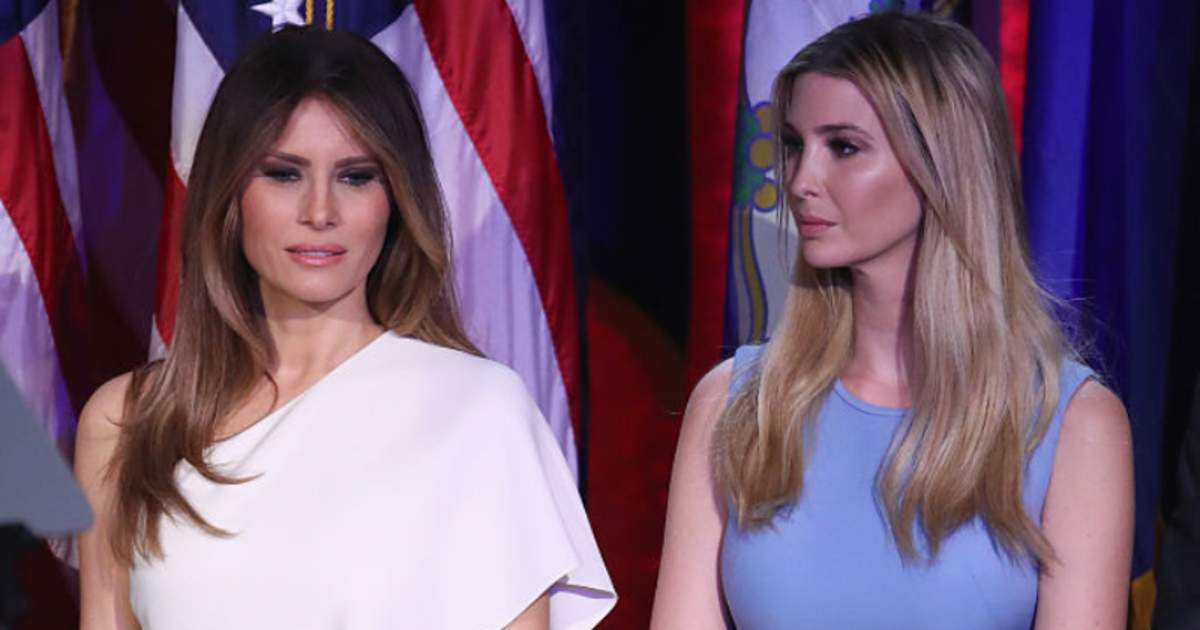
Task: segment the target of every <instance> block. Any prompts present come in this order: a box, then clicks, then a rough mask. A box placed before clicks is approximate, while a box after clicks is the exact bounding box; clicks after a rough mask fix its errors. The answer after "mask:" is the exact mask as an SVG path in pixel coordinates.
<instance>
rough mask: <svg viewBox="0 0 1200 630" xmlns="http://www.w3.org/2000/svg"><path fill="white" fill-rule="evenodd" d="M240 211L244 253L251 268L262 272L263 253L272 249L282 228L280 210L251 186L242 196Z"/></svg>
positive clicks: (256, 188)
mask: <svg viewBox="0 0 1200 630" xmlns="http://www.w3.org/2000/svg"><path fill="white" fill-rule="evenodd" d="M239 209H240V212H241V218H242V251H244V252H245V254H246V259H247V260H249V261H250V264H251V266H253V267H254V268H255V269H256V271H261V269H259V267H260V265H261V264H262V263H263V262H264V260H263V256H262V255H261V253H262V252H264V251H265V250H267V249H270V244H269V243H270V241H271V240H272V238H273V236H275V235H277V234H279V233H280V231H281V228H282V226H281V224H280V222H279V218H278V216H277V215H278V214H279V212H278V211H279V208H277V207H275V206H274V205H273V204H272V203H271V200H270V199H269V197H268V196H266V195H263V194H261V191H260V190H258V187H256V186H255V185H253V184H251V185H250V186H249V187H248V188H247V189H246V191H245V192H244V193H243V194H242V197H241V201H240V203H239Z"/></svg>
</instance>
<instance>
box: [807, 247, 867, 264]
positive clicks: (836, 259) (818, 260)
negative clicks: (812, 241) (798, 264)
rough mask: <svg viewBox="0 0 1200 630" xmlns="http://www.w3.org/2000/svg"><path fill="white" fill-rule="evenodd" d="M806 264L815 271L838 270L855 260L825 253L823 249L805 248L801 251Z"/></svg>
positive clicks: (829, 252)
mask: <svg viewBox="0 0 1200 630" xmlns="http://www.w3.org/2000/svg"><path fill="white" fill-rule="evenodd" d="M800 255H801V256H803V257H804V262H805V264H807V265H808V266H809V267H812V268H813V269H836V268H837V267H847V266H849V265H850V264H851V263H852V262H853V261H854V259H853V258H852V257H850V256H846V255H844V254H842V253H839V252H831V251H823V250H822V248H821V247H813V246H811V245H809V246H804V247H802V248H801V250H800Z"/></svg>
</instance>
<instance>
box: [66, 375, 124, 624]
mask: <svg viewBox="0 0 1200 630" xmlns="http://www.w3.org/2000/svg"><path fill="white" fill-rule="evenodd" d="M128 387H129V375H123V376H119V377H117V378H115V379H113V380H111V381H109V382H108V383H105V384H104V385H103V386H101V387H100V389H98V390H96V393H95V394H94V395H92V398H91V400H89V401H88V403H87V405H86V406H84V408H83V412H82V413H81V414H80V415H79V430H78V431H77V432H76V435H75V476H76V477H77V478H78V479H79V484H80V485H81V486H82V487H83V493H84V495H85V496H86V497H87V499H88V502H89V503H90V504H91V506H92V511H93V512H95V514H96V522H95V524H94V525H92V527H91V529H89V530H87V531H85V532H83V533H82V534H80V535H79V583H80V600H81V601H80V628H81V630H131V629H137V628H139V625H138V623H137V620H136V619H135V618H134V616H133V610H132V609H131V608H130V604H129V570H128V568H127V567H125V566H123V565H120V564H119V563H118V562H117V561H116V559H115V558H113V555H112V552H111V550H110V548H109V544H108V532H109V528H110V527H111V523H112V499H113V484H112V479H111V478H110V477H109V476H108V475H107V474H106V473H107V471H108V462H109V460H110V459H111V458H112V454H113V451H114V450H115V448H116V445H117V439H118V437H119V436H120V427H119V425H118V424H117V423H118V422H119V420H120V417H121V412H122V406H123V403H124V399H125V391H126V389H127V388H128Z"/></svg>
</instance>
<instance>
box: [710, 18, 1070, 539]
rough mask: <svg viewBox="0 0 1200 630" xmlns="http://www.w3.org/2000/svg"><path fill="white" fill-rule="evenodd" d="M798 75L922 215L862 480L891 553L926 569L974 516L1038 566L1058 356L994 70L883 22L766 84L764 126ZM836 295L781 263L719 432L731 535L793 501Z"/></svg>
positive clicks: (846, 326) (942, 26)
mask: <svg viewBox="0 0 1200 630" xmlns="http://www.w3.org/2000/svg"><path fill="white" fill-rule="evenodd" d="M810 72H818V73H821V74H824V75H830V76H834V77H838V78H842V79H846V80H849V81H851V82H853V83H854V84H855V85H856V86H857V87H858V88H859V90H861V92H862V93H863V94H864V95H865V96H866V98H867V99H868V100H869V101H870V102H871V104H872V105H873V106H874V108H875V111H876V112H877V113H878V115H879V116H880V118H881V120H882V123H883V127H884V129H885V130H886V132H887V136H888V139H889V141H890V142H891V145H892V146H893V147H894V149H895V151H896V156H897V158H898V159H899V162H900V164H901V166H902V167H903V168H904V170H905V171H906V173H907V175H908V178H909V180H910V182H911V183H912V185H913V187H914V189H915V190H916V191H917V194H918V196H919V198H920V200H921V202H922V207H923V210H924V218H923V221H922V224H921V227H920V232H919V245H918V248H917V253H916V254H915V256H916V261H915V272H914V280H913V286H912V302H911V307H910V309H911V310H910V311H909V314H910V316H911V318H910V321H911V326H912V330H911V333H912V343H913V350H914V351H913V365H912V366H911V368H912V371H911V375H910V383H909V388H910V394H911V400H912V407H911V410H910V412H909V413H908V414H907V416H906V418H905V420H904V423H903V424H902V426H901V428H900V429H899V430H898V432H897V434H896V435H895V436H894V438H893V442H892V445H891V448H890V451H889V453H888V455H887V457H886V459H885V460H884V462H883V463H882V464H881V467H880V470H879V473H878V476H877V491H878V497H879V500H880V502H881V504H882V508H883V509H882V511H883V513H884V514H885V516H886V519H887V521H888V524H889V526H890V529H891V533H892V537H893V538H894V540H895V543H896V546H897V549H898V550H899V552H900V554H901V556H902V557H903V558H904V559H905V560H907V561H912V560H915V559H917V558H918V557H919V556H920V554H919V553H918V545H917V541H916V540H915V536H914V533H913V532H914V524H916V523H919V525H920V531H922V532H923V535H924V538H925V541H924V542H925V543H926V546H927V549H928V552H929V556H928V559H930V560H932V559H933V558H936V556H937V553H938V550H939V546H940V544H941V543H942V541H943V540H945V539H946V537H947V536H949V535H950V534H951V533H953V532H954V530H955V529H957V528H958V527H959V526H961V525H963V524H964V523H966V522H967V521H969V520H971V519H973V518H975V517H976V516H979V517H982V519H983V520H984V522H985V523H986V525H987V527H988V530H989V531H990V533H991V536H992V538H993V540H994V541H995V542H996V543H998V544H999V546H1000V547H1001V548H1002V549H1004V550H1005V551H1006V552H1007V554H1008V555H1009V556H1010V557H1011V558H1013V559H1014V560H1016V559H1036V560H1046V559H1048V558H1051V557H1053V554H1052V550H1051V549H1050V547H1049V544H1048V543H1047V542H1046V539H1045V538H1044V537H1043V536H1042V534H1041V532H1040V530H1039V528H1038V527H1037V525H1036V524H1035V523H1034V522H1033V520H1032V519H1031V518H1030V516H1029V515H1028V514H1026V511H1025V509H1024V505H1023V503H1022V485H1023V481H1024V470H1025V463H1026V458H1027V456H1028V455H1029V453H1030V452H1031V451H1032V450H1033V449H1034V448H1035V447H1036V446H1037V444H1039V443H1040V441H1041V440H1042V438H1043V436H1044V435H1045V432H1046V428H1047V425H1048V423H1049V420H1050V418H1051V417H1052V415H1053V412H1054V409H1055V406H1056V403H1057V393H1058V389H1059V369H1060V366H1061V363H1062V360H1063V358H1064V357H1065V356H1069V353H1070V352H1071V351H1070V348H1069V344H1068V343H1067V341H1066V339H1065V336H1064V335H1063V332H1062V330H1061V329H1060V327H1059V325H1058V324H1057V322H1056V320H1055V319H1054V317H1053V316H1052V315H1051V312H1050V306H1051V304H1052V303H1053V300H1052V298H1051V297H1050V296H1049V295H1048V294H1047V292H1046V291H1044V290H1043V289H1042V288H1041V287H1040V285H1039V284H1038V282H1037V280H1036V279H1035V277H1034V274H1033V272H1032V270H1031V264H1030V261H1029V254H1028V251H1027V245H1026V237H1025V225H1024V207H1023V204H1022V199H1021V186H1020V180H1019V174H1018V169H1017V162H1016V154H1015V151H1014V149H1013V144H1012V130H1011V128H1010V125H1009V121H1008V116H1007V112H1006V109H1005V106H1004V98H1003V94H1002V92H1001V89H1000V83H999V77H998V76H997V73H996V70H995V66H994V65H993V64H992V62H991V60H990V59H989V58H988V56H987V53H986V52H985V51H984V50H983V48H982V47H981V46H980V45H979V43H978V42H977V41H976V40H975V38H974V37H973V36H971V34H970V33H968V32H967V31H966V30H965V29H963V28H962V27H960V26H958V25H956V24H953V23H950V22H946V21H941V20H937V19H932V18H928V17H917V16H905V15H899V14H889V15H880V16H872V17H868V18H864V19H861V20H858V21H854V22H850V23H847V24H844V25H842V26H839V27H838V28H836V29H834V30H833V31H831V32H829V33H828V34H826V35H825V36H823V37H821V38H820V39H818V40H817V41H815V42H813V43H812V44H811V45H809V46H808V47H806V48H805V49H804V50H802V51H800V53H799V54H797V55H796V56H795V57H794V58H793V59H792V60H791V62H789V63H788V64H787V65H786V66H785V67H784V68H783V70H781V71H780V73H779V75H778V77H777V78H776V80H775V85H774V94H773V97H774V102H775V104H776V106H777V111H779V112H786V111H788V108H789V107H790V105H791V96H792V86H793V84H794V82H795V81H796V79H797V78H798V77H800V76H801V75H803V74H806V73H810ZM781 145H782V143H781ZM779 165H780V167H781V168H783V167H784V164H783V160H782V156H780V162H779ZM785 203H786V202H785ZM783 211H784V212H787V209H786V208H784V210H783ZM801 247H803V244H801ZM851 290H852V280H851V277H850V274H849V271H848V270H847V269H844V268H840V269H816V268H813V267H811V266H809V265H807V264H805V262H804V259H803V256H799V257H797V262H796V267H795V271H794V278H793V286H792V288H791V290H790V292H789V295H788V300H787V304H786V305H785V307H784V311H785V312H784V314H783V317H782V320H781V321H780V322H779V324H778V325H777V327H776V329H775V330H774V333H773V335H774V336H773V338H772V339H771V340H770V341H769V342H768V343H767V346H766V348H765V350H764V352H763V355H762V358H761V360H760V362H759V363H758V365H757V366H756V367H754V369H752V370H751V371H750V372H749V374H748V377H747V378H746V380H745V382H744V384H743V385H742V386H741V387H740V388H739V389H738V390H737V392H736V393H735V395H734V396H733V398H732V400H731V402H730V404H729V406H728V408H727V409H726V410H725V412H724V414H723V416H722V418H721V420H720V422H719V425H718V434H717V438H716V442H715V451H714V458H715V464H716V468H717V473H718V476H719V478H720V480H721V482H722V483H723V484H724V486H725V488H726V490H727V491H728V492H729V493H730V495H731V497H732V501H733V507H734V509H735V510H736V515H735V516H736V518H737V519H738V522H739V524H740V525H742V526H743V527H747V528H755V527H762V526H765V525H767V524H769V522H770V521H771V519H772V518H773V516H774V515H775V513H776V511H777V510H778V509H779V508H780V507H782V506H784V505H787V504H789V503H791V502H793V501H795V500H798V499H802V494H803V487H804V465H805V459H806V451H805V449H806V448H812V445H811V444H808V443H807V442H806V438H807V436H808V435H810V432H809V430H808V429H807V428H806V427H808V425H811V424H812V423H813V422H815V421H816V418H817V414H818V412H819V410H820V408H821V405H822V403H823V402H824V400H825V398H826V396H827V395H828V393H829V392H830V390H831V388H832V386H833V384H834V382H835V381H836V379H837V378H838V374H839V371H840V370H841V368H842V367H843V366H844V365H845V363H846V361H847V359H848V358H849V356H850V351H851V346H852V342H853V336H854V330H853V324H852V320H853V313H852V310H853V305H852V302H851ZM1031 422H1032V425H1031Z"/></svg>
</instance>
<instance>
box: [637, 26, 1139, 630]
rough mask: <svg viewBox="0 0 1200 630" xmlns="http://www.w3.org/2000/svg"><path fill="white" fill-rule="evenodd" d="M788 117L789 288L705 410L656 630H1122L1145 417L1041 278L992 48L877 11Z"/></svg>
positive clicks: (831, 42) (684, 478) (696, 418)
mask: <svg viewBox="0 0 1200 630" xmlns="http://www.w3.org/2000/svg"><path fill="white" fill-rule="evenodd" d="M774 102H775V104H776V106H777V111H778V114H779V118H780V124H779V132H778V133H779V142H780V147H781V156H780V164H779V165H780V170H779V172H780V175H781V187H782V188H784V192H785V195H784V197H785V203H786V211H790V215H791V218H792V219H793V220H794V221H795V222H796V224H797V227H798V231H799V233H800V236H801V243H800V249H799V256H798V260H797V261H796V267H795V271H794V276H793V286H792V288H791V291H790V294H789V297H788V302H787V305H786V306H785V309H786V313H785V314H784V316H783V319H782V321H781V322H780V323H779V325H778V327H777V328H776V329H775V331H774V336H773V338H772V339H771V340H770V341H769V342H768V343H767V344H765V345H764V346H752V347H743V348H740V349H738V351H737V353H736V354H735V356H734V358H733V359H731V360H730V361H726V362H725V363H722V364H721V365H719V366H718V367H717V368H715V369H714V370H713V371H712V372H710V373H709V374H708V375H707V376H706V377H705V378H704V379H703V380H702V381H701V383H700V384H699V385H698V386H697V387H696V390H695V392H694V393H693V394H692V398H691V401H690V402H689V404H688V410H687V413H686V415H685V418H684V422H683V428H682V432H681V434H680V438H679V447H678V451H677V454H676V459H675V466H674V471H673V473H672V480H671V494H670V500H669V504H668V512H667V525H666V540H665V545H664V550H663V559H662V568H661V572H660V575H659V583H658V593H657V598H656V602H655V609H654V617H653V627H655V628H688V629H702V628H720V627H726V625H727V624H728V623H730V622H732V623H733V624H736V626H737V627H738V628H739V629H742V630H747V629H755V628H793V627H796V628H799V627H812V628H885V627H886V628H924V629H931V628H997V629H999V628H1029V627H1031V626H1033V627H1037V628H1123V627H1124V624H1125V606H1126V593H1127V587H1128V579H1129V569H1130V553H1131V551H1130V547H1131V543H1132V520H1133V509H1132V495H1133V482H1132V464H1131V460H1132V453H1131V439H1130V430H1129V426H1128V420H1127V419H1126V416H1125V411H1124V408H1123V406H1122V405H1121V403H1120V401H1119V400H1118V399H1117V397H1116V396H1115V395H1113V393H1112V392H1110V391H1109V390H1108V389H1106V388H1105V387H1104V386H1103V385H1102V384H1100V383H1099V382H1098V380H1097V379H1096V377H1095V375H1094V374H1093V373H1092V372H1091V371H1090V370H1089V369H1088V368H1087V367H1086V366H1085V365H1083V364H1082V363H1081V362H1079V359H1078V358H1077V357H1076V354H1075V353H1074V352H1073V350H1072V349H1071V346H1070V344H1069V343H1068V341H1067V339H1066V337H1065V335H1064V333H1063V331H1062V329H1061V328H1060V326H1059V325H1058V323H1057V322H1056V321H1055V319H1054V317H1053V316H1052V304H1053V302H1052V300H1051V298H1050V297H1049V296H1048V295H1047V294H1046V293H1045V292H1044V291H1043V290H1042V289H1041V288H1040V286H1039V284H1038V282H1037V280H1036V278H1035V274H1034V272H1033V270H1032V268H1031V264H1030V261H1029V255H1028V252H1027V246H1026V243H1025V234H1024V220H1023V213H1024V209H1023V206H1022V200H1021V194H1020V190H1021V188H1020V183H1019V177H1018V172H1017V161H1016V156H1015V153H1014V150H1013V145H1012V140H1011V133H1012V132H1011V128H1010V126H1009V123H1008V118H1007V115H1006V112H1005V107H1004V100H1003V94H1002V92H1001V89H1000V85H999V80H998V77H997V74H996V71H995V68H994V66H993V64H992V63H991V61H990V59H989V58H988V56H987V54H986V52H985V51H984V50H983V49H982V47H981V46H980V45H979V43H978V42H977V41H976V40H975V39H974V38H973V37H972V36H971V35H970V34H969V33H968V32H967V31H966V30H965V29H963V28H962V27H960V26H957V25H955V24H952V23H949V22H945V21H940V20H936V19H932V18H928V17H918V16H904V15H899V14H889V15H881V16H873V17H868V18H864V19H861V20H858V21H854V22H850V23H847V24H845V25H842V26H839V27H838V28H836V29H834V30H833V31H831V32H829V33H828V34H826V35H825V36H823V37H821V38H820V39H818V40H817V41H815V42H813V43H812V44H811V45H810V46H808V47H806V48H805V49H804V50H802V51H801V52H800V53H799V54H797V55H796V57H795V58H793V59H792V61H791V62H790V63H788V64H787V65H786V66H785V67H784V68H783V70H782V71H781V72H780V73H779V75H778V77H777V79H776V82H775V87H774Z"/></svg>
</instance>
